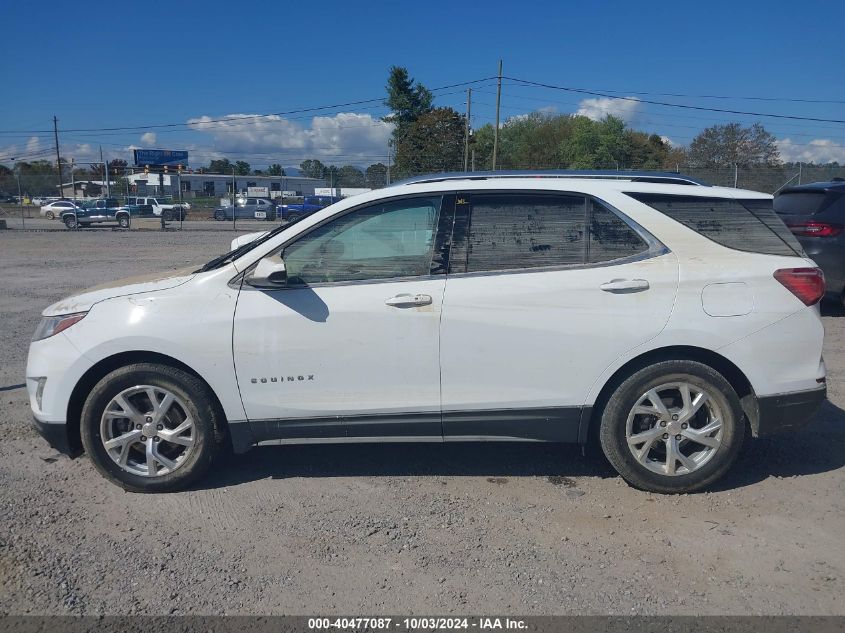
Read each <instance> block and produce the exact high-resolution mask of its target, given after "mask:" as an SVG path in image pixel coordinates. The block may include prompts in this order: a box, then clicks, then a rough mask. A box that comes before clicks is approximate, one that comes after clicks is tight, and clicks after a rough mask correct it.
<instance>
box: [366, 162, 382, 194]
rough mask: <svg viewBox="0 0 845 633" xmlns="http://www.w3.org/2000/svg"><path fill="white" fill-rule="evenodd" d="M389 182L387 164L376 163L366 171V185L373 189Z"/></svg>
mask: <svg viewBox="0 0 845 633" xmlns="http://www.w3.org/2000/svg"><path fill="white" fill-rule="evenodd" d="M386 184H387V165H385V164H384V163H375V164H373V165H370V166H369V167H367V170H366V172H364V186H365V187H370V188H371V189H380V188H381V187H384V186H385V185H386Z"/></svg>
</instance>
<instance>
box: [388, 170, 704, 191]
mask: <svg viewBox="0 0 845 633" xmlns="http://www.w3.org/2000/svg"><path fill="white" fill-rule="evenodd" d="M499 178H586V179H591V180H623V181H628V182H653V183H664V184H678V185H695V186H702V187H705V186H709V185H708V184H707V183H705V182H702V181H700V180H697V179H695V178H691V177H689V176H685V175H683V174H680V173H677V172H659V171H616V170H609V169H597V170H581V169H544V170H501V171H474V172H446V173H440V174H426V175H422V176H414V177H412V178H407V179H405V180H401V181H399V182H397V183H394V184H393V185H391V186H401V185H410V184H416V183H424V182H443V181H447V180H491V179H499Z"/></svg>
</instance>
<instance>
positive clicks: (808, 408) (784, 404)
mask: <svg viewBox="0 0 845 633" xmlns="http://www.w3.org/2000/svg"><path fill="white" fill-rule="evenodd" d="M826 398H827V385H822V386H821V387H819V388H817V389H810V390H807V391H795V392H792V393H782V394H777V395H774V396H762V397H758V398H757V411H758V415H757V423H756V425H755V424H754V423H753V421H752V431H753V433H754V437H770V436H772V435H778V434H780V433H788V432H790V431H795V430H797V429H800V428H802V427H804V426H806V425H807V423H809V422H810V421H811V420H812V418H813V416H814V415H815V414H816V412H817V411H818V410H819V407H820V406H821V404H822V402H824V401H825V399H826ZM755 427H756V428H755Z"/></svg>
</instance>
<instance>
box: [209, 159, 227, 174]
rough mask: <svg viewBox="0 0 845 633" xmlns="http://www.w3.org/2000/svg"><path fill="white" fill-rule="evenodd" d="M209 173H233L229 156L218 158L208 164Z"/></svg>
mask: <svg viewBox="0 0 845 633" xmlns="http://www.w3.org/2000/svg"><path fill="white" fill-rule="evenodd" d="M208 173H210V174H231V173H232V163H231V162H229V159H228V158H217V159H214V160H212V161H211V162H210V163H209V164H208Z"/></svg>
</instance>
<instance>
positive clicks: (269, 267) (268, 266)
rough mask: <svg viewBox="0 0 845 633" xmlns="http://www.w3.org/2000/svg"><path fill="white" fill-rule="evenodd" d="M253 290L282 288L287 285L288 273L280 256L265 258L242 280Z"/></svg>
mask: <svg viewBox="0 0 845 633" xmlns="http://www.w3.org/2000/svg"><path fill="white" fill-rule="evenodd" d="M244 281H246V283H247V284H249V285H250V286H252V287H253V288H284V287H285V286H286V285H287V283H288V272H287V270H286V269H285V262H284V260H282V258H281V256H280V255H271V256H270V257H265V258H264V259H262V260H261V261H260V262H258V266H256V267H255V269H254V270H253V271H252V273H250V274H249V275H248V276H247V278H246V279H245V280H244Z"/></svg>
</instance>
